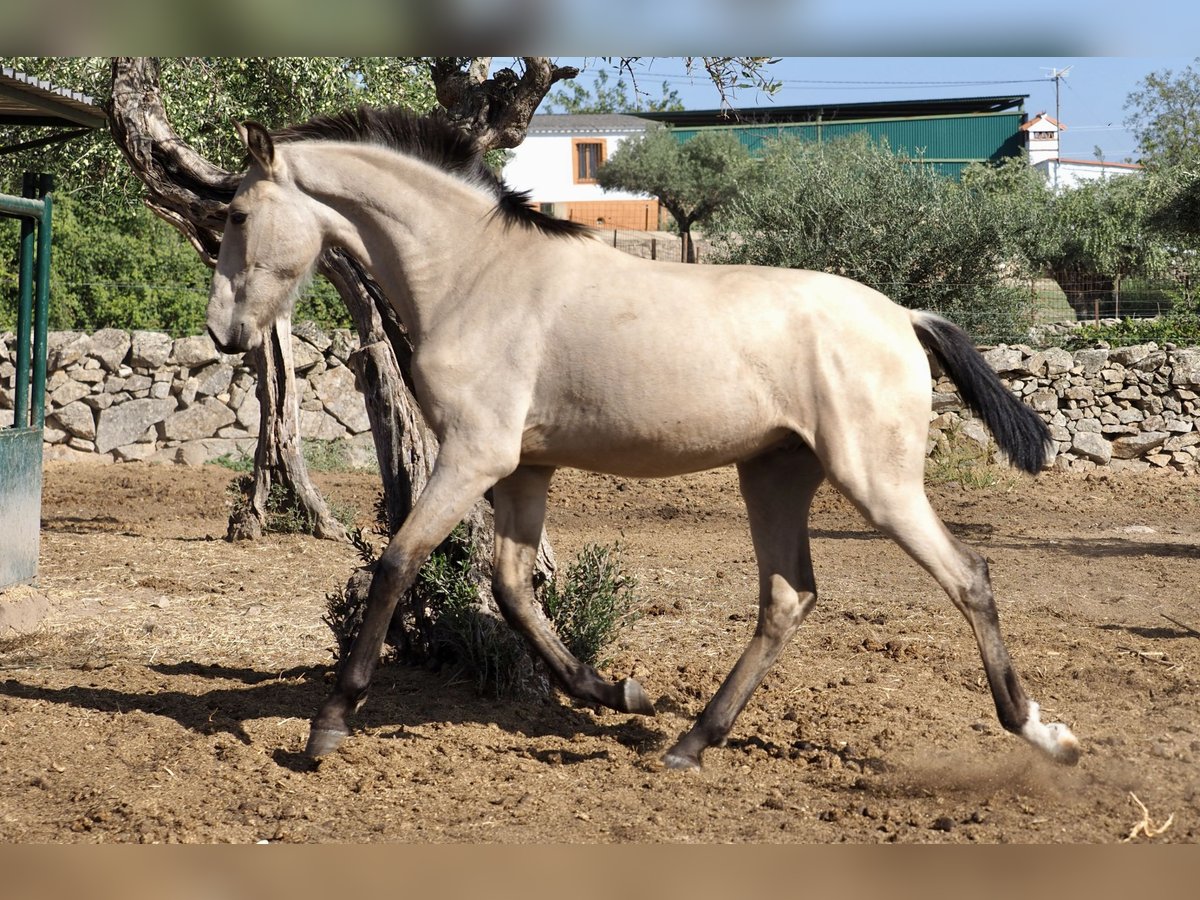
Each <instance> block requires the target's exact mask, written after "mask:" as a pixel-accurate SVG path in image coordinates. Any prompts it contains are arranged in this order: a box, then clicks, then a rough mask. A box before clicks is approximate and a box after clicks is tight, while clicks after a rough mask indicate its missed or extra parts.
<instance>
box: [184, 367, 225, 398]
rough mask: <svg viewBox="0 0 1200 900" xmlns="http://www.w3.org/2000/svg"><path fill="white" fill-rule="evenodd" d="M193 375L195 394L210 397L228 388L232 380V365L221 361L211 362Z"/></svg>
mask: <svg viewBox="0 0 1200 900" xmlns="http://www.w3.org/2000/svg"><path fill="white" fill-rule="evenodd" d="M193 377H194V378H195V379H196V394H197V396H200V397H212V396H214V395H216V394H219V393H221V392H222V391H224V390H226V389H228V387H229V385H230V383H231V382H232V381H233V366H230V365H227V364H225V363H222V362H218V363H213V364H212V365H211V366H208V367H207V368H204V369H201V370H200V371H199V372H197V373H196V374H195V375H194V376H193Z"/></svg>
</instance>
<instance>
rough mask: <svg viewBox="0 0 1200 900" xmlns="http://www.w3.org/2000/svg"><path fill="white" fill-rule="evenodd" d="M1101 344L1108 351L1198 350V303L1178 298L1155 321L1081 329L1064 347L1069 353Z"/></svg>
mask: <svg viewBox="0 0 1200 900" xmlns="http://www.w3.org/2000/svg"><path fill="white" fill-rule="evenodd" d="M1100 341H1103V342H1105V343H1107V344H1108V345H1109V346H1110V347H1128V346H1131V345H1133V344H1146V343H1149V342H1150V341H1154V342H1155V343H1156V344H1167V343H1171V344H1176V345H1177V346H1181V347H1200V300H1198V299H1197V297H1196V296H1195V295H1192V296H1186V297H1185V296H1183V295H1177V299H1176V300H1175V302H1174V303H1173V304H1172V305H1171V308H1170V310H1169V311H1168V312H1167V313H1165V314H1164V315H1161V316H1159V317H1157V318H1154V319H1122V320H1121V321H1120V322H1118V323H1116V324H1115V325H1104V324H1098V325H1092V324H1085V325H1081V326H1080V327H1079V329H1078V330H1077V331H1075V332H1074V333H1073V334H1071V335H1070V336H1069V337H1068V338H1067V340H1066V342H1065V346H1066V347H1067V349H1069V350H1079V349H1082V348H1085V347H1093V346H1095V345H1096V344H1097V343H1098V342H1100Z"/></svg>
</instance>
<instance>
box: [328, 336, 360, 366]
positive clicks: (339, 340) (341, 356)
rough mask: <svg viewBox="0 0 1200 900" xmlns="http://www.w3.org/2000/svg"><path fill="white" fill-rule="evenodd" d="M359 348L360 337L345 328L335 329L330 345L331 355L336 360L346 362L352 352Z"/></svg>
mask: <svg viewBox="0 0 1200 900" xmlns="http://www.w3.org/2000/svg"><path fill="white" fill-rule="evenodd" d="M357 349H358V337H357V336H356V335H351V333H350V332H349V331H348V330H347V329H345V328H338V329H335V330H334V332H333V339H332V341H331V342H330V345H329V355H330V356H332V357H333V358H334V359H336V360H340V361H341V362H343V363H344V362H345V361H346V360H348V359H349V358H350V354H351V353H353V352H354V351H355V350H357Z"/></svg>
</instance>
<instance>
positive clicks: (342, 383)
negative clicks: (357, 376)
mask: <svg viewBox="0 0 1200 900" xmlns="http://www.w3.org/2000/svg"><path fill="white" fill-rule="evenodd" d="M309 383H310V384H311V385H312V387H313V390H314V391H315V392H316V395H317V399H319V400H320V401H321V403H322V404H323V405H324V407H325V410H326V411H327V412H328V413H329V414H330V415H332V416H333V417H334V418H335V419H337V420H338V421H339V422H341V423H342V424H343V425H345V426H346V428H347V429H348V430H349V431H350V433H351V434H359V433H361V432H363V431H367V430H368V429H370V427H371V420H370V419H369V418H367V408H366V404H365V403H364V402H363V398H362V395H361V394H360V393H359V392H358V389H357V388H355V386H354V373H353V372H351V371H350V370H349V369H348V368H347V367H346V366H338V367H337V368H336V369H326V370H325V371H324V372H322V373H321V374H319V375H313V376H311V377H310V378H309Z"/></svg>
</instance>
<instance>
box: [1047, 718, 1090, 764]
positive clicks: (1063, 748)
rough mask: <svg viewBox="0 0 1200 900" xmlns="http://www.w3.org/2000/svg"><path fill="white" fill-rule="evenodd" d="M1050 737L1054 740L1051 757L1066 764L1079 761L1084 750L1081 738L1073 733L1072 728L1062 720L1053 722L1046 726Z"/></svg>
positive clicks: (1050, 750)
mask: <svg viewBox="0 0 1200 900" xmlns="http://www.w3.org/2000/svg"><path fill="white" fill-rule="evenodd" d="M1046 731H1048V732H1049V733H1050V739H1051V740H1052V741H1053V742H1054V743H1053V746H1052V747H1051V748H1050V749H1049V750H1048V752H1049V754H1050V758H1051V759H1053V760H1054V761H1055V762H1057V763H1062V764H1063V765H1064V766H1073V765H1075V764H1076V763H1078V762H1079V757H1080V756H1081V755H1082V751H1081V750H1080V749H1079V740H1078V738H1076V737H1075V735H1073V734H1072V733H1071V729H1070V728H1068V727H1067V726H1066V725H1064V724H1063V723H1062V722H1051V723H1050V724H1049V725H1047V726H1046Z"/></svg>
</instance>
